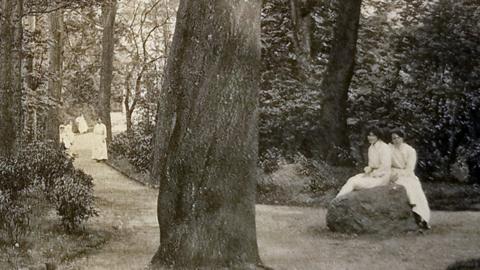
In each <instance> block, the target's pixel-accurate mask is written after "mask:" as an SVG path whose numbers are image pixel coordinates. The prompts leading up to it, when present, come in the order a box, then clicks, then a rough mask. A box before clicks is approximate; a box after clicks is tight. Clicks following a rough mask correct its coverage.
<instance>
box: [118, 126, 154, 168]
mask: <svg viewBox="0 0 480 270" xmlns="http://www.w3.org/2000/svg"><path fill="white" fill-rule="evenodd" d="M152 143H153V130H152V129H151V128H144V127H142V126H141V125H140V126H136V127H135V128H133V130H132V131H131V132H130V133H128V132H123V133H120V134H118V135H116V136H115V137H114V138H113V140H112V143H111V144H110V149H109V150H110V152H111V154H112V155H113V156H117V157H118V156H120V157H124V158H126V159H127V160H128V162H129V163H130V164H132V165H133V166H134V167H135V169H136V170H137V171H138V172H146V171H150V167H151V166H152V161H153V145H152Z"/></svg>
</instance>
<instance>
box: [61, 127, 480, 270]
mask: <svg viewBox="0 0 480 270" xmlns="http://www.w3.org/2000/svg"><path fill="white" fill-rule="evenodd" d="M90 142H91V135H90V134H85V135H81V136H78V137H77V138H76V143H75V147H76V149H75V151H77V152H78V153H79V158H77V160H76V162H75V165H76V166H77V167H78V168H82V169H84V170H85V171H86V172H87V173H89V174H91V175H92V176H93V177H94V183H95V196H96V197H97V206H98V208H99V209H100V216H99V217H98V218H94V219H92V220H91V221H90V222H89V226H92V227H95V228H111V230H112V231H113V232H114V235H113V237H112V240H111V241H110V242H108V243H107V244H106V245H105V246H104V247H103V248H102V249H101V250H98V252H97V253H95V254H93V255H89V256H87V257H84V258H81V259H79V260H76V261H74V262H72V263H71V264H69V265H67V266H62V267H61V269H89V270H90V269H93V270H95V269H116V270H117V269H118V270H123V269H125V270H136V269H144V267H145V265H146V264H147V263H148V262H149V260H150V259H151V257H152V256H153V254H154V252H155V251H156V249H157V247H158V244H159V230H158V224H157V220H156V200H157V191H156V190H152V189H150V188H147V187H144V186H142V185H140V184H138V183H136V182H133V181H131V180H129V179H128V178H126V177H124V176H123V175H121V174H119V173H118V172H116V171H115V170H113V169H111V168H110V167H108V166H107V165H105V164H102V163H96V162H94V161H92V160H90V150H89V145H90ZM479 224H480V213H479V212H434V213H433V217H432V226H433V229H432V230H430V231H428V232H426V233H425V234H416V233H415V234H413V233H412V234H410V235H403V236H400V237H394V238H379V237H374V236H359V237H354V236H344V235H337V234H333V233H331V232H329V231H328V230H327V229H326V225H325V210H324V209H319V208H303V207H282V206H266V205H258V206H257V236H258V245H259V249H260V256H261V258H262V259H263V261H264V263H265V264H266V265H269V266H271V267H274V269H276V270H316V269H334V270H347V269H351V270H367V269H368V270H370V269H372V270H376V269H378V270H385V269H389V270H407V269H412V270H417V269H423V270H438V269H445V268H446V267H447V266H448V265H449V264H450V263H452V262H454V261H456V260H463V259H469V258H473V257H480V226H479Z"/></svg>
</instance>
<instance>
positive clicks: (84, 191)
mask: <svg viewBox="0 0 480 270" xmlns="http://www.w3.org/2000/svg"><path fill="white" fill-rule="evenodd" d="M53 197H54V202H55V208H56V210H57V213H58V215H59V216H61V217H62V225H63V227H64V228H65V229H66V230H67V232H72V231H74V230H75V229H76V228H78V226H79V225H80V223H82V222H84V221H86V220H88V219H89V218H90V217H93V216H96V215H98V214H97V211H96V210H95V208H94V205H93V201H94V197H93V179H92V177H91V176H89V175H87V174H85V173H84V172H83V171H81V170H75V171H74V172H73V173H72V174H67V175H64V176H62V177H60V178H56V179H55V189H54V190H53Z"/></svg>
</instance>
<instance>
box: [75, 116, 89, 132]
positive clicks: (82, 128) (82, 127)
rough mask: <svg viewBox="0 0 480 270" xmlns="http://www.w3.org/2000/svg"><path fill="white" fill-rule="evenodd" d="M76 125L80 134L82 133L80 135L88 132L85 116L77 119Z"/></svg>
mask: <svg viewBox="0 0 480 270" xmlns="http://www.w3.org/2000/svg"><path fill="white" fill-rule="evenodd" d="M75 123H76V124H77V127H78V132H80V134H82V133H85V132H87V131H88V125H87V121H85V117H83V114H82V115H81V116H79V117H77V118H75Z"/></svg>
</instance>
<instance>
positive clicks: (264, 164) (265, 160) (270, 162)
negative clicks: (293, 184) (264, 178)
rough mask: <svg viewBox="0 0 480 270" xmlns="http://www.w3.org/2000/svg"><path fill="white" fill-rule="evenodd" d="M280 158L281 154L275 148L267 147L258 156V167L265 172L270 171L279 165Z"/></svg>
mask: <svg viewBox="0 0 480 270" xmlns="http://www.w3.org/2000/svg"><path fill="white" fill-rule="evenodd" d="M281 159H282V154H281V152H280V150H278V149H277V148H275V147H273V148H269V149H267V150H266V151H265V152H263V153H261V154H260V157H259V158H258V161H259V165H260V168H262V169H263V171H264V172H265V173H267V174H268V173H272V172H274V171H276V170H278V168H279V167H280V162H281Z"/></svg>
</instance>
